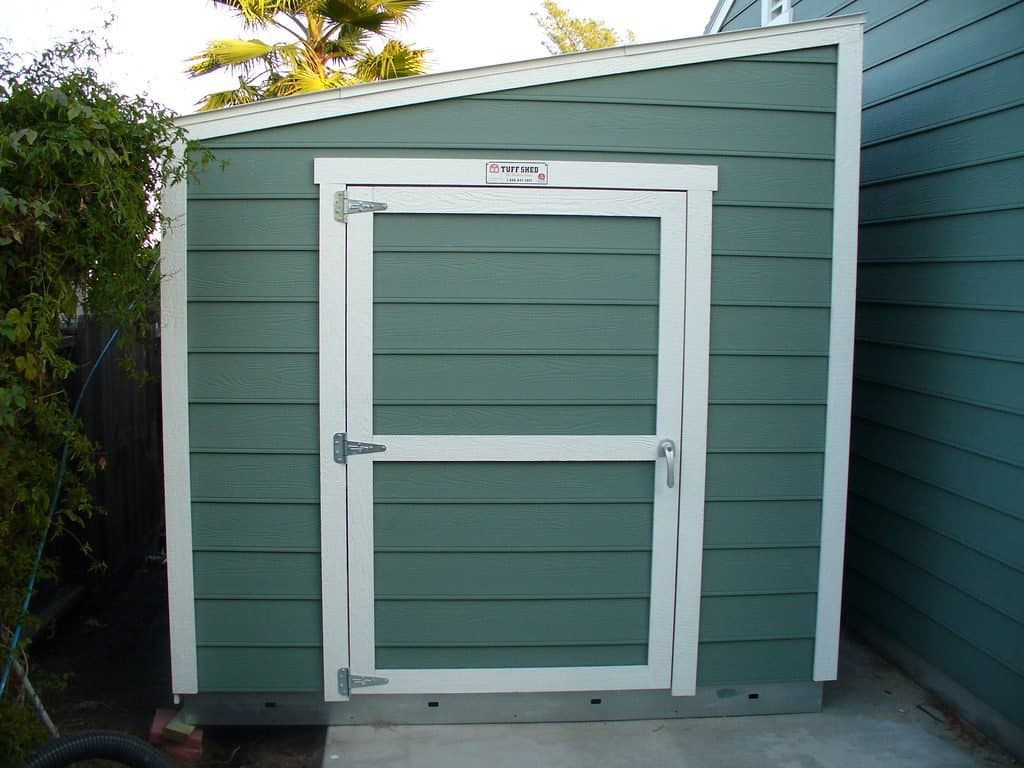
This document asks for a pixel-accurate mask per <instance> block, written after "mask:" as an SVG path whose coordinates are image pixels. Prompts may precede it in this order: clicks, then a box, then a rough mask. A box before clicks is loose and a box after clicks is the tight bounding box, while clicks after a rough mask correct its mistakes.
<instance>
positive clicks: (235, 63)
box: [188, 0, 427, 110]
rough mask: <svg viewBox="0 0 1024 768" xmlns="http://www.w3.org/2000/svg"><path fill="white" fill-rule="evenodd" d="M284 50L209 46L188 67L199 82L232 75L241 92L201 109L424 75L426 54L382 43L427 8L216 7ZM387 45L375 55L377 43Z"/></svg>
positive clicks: (368, 0)
mask: <svg viewBox="0 0 1024 768" xmlns="http://www.w3.org/2000/svg"><path fill="white" fill-rule="evenodd" d="M214 2H216V3H218V4H220V5H224V6H227V7H228V8H231V9H232V10H234V11H235V13H236V14H237V15H238V16H239V17H241V20H242V22H243V23H244V25H245V26H246V27H247V28H248V29H262V30H267V31H270V32H271V33H273V34H275V35H277V36H279V37H281V38H282V39H284V40H285V42H270V43H268V42H264V41H262V40H256V39H250V40H241V39H233V40H213V41H211V42H210V43H209V45H207V46H206V49H205V50H204V51H203V52H202V53H200V54H199V55H198V56H193V57H192V58H191V59H190V61H191V62H192V66H191V67H189V69H188V73H189V75H190V76H192V77H202V76H203V75H207V74H209V73H211V72H218V71H221V70H227V71H230V72H232V73H234V74H236V75H237V76H238V87H237V88H233V89H231V90H227V91H218V92H216V93H211V94H209V95H208V96H207V97H206V98H205V99H203V101H201V102H200V103H199V108H200V109H203V110H205V109H217V108H219V107H226V106H231V105H233V104H248V103H250V102H253V101H259V100H261V99H268V98H272V97H274V96H290V95H293V94H296V93H309V92H312V91H322V90H326V89H328V88H339V87H342V86H346V85H352V84H353V83H361V82H372V81H375V80H390V79H391V78H395V77H406V76H408V75H418V74H422V73H423V72H424V71H425V69H426V53H427V52H426V51H424V50H421V49H418V48H410V47H409V46H407V45H405V44H404V43H401V42H399V41H397V40H390V39H386V38H387V37H388V36H389V35H390V34H391V33H392V32H393V31H394V30H395V28H396V27H398V26H401V25H402V24H405V23H406V22H407V21H408V18H409V15H410V14H411V13H412V12H413V11H415V10H417V9H418V8H419V7H420V6H421V5H422V4H423V2H424V0H214ZM380 39H386V41H385V42H384V45H383V46H382V47H380V50H377V51H375V50H374V49H373V48H372V47H371V45H370V44H371V43H372V42H374V40H380Z"/></svg>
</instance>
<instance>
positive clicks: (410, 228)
mask: <svg viewBox="0 0 1024 768" xmlns="http://www.w3.org/2000/svg"><path fill="white" fill-rule="evenodd" d="M374 247H375V254H374V262H375V264H374V285H373V292H374V308H373V346H374V393H375V398H374V399H375V409H374V431H375V432H376V433H377V434H387V433H388V432H393V433H398V434H437V433H441V434H461V435H469V434H488V433H499V434H501V433H505V434H508V433H514V434H530V433H536V434H587V433H593V434H612V433H616V432H618V433H621V434H650V433H652V432H653V431H654V427H655V406H654V398H655V395H656V380H655V372H656V367H657V351H658V350H657V346H658V263H659V256H658V249H659V227H658V220H657V219H653V218H651V219H642V218H625V217H614V218H610V217H583V216H536V215H529V216H491V215H473V216H469V215H450V214H449V215H444V214H427V215H424V214H416V215H410V214H405V215H402V214H397V215H382V216H378V217H377V218H376V220H375V222H374ZM588 251H590V252H588ZM396 390H397V391H396ZM510 401H519V402H518V403H517V402H510ZM631 401H632V402H631ZM378 408H379V409H380V412H379V413H378V411H377V409H378ZM492 408H494V409H495V410H493V411H492V410H491V409H492ZM421 416H423V417H425V418H423V419H422V420H421V418H420V417H421ZM527 427H529V428H527Z"/></svg>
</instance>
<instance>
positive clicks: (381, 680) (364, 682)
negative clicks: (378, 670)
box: [338, 667, 388, 696]
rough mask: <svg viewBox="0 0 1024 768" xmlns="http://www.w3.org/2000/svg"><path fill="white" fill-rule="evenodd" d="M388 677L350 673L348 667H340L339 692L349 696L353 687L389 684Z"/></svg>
mask: <svg viewBox="0 0 1024 768" xmlns="http://www.w3.org/2000/svg"><path fill="white" fill-rule="evenodd" d="M387 684H388V679H387V678H386V677H371V676H369V675H353V674H349V671H348V667H340V668H339V669H338V694H339V695H341V696H349V695H350V694H351V693H352V689H353V688H370V687H371V686H375V685H387Z"/></svg>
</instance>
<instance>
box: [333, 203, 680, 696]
mask: <svg viewBox="0 0 1024 768" xmlns="http://www.w3.org/2000/svg"><path fill="white" fill-rule="evenodd" d="M347 193H348V194H349V195H350V196H351V197H353V198H358V199H363V200H377V201H380V202H384V203H386V205H387V210H386V211H385V212H381V213H362V214H354V215H352V216H351V217H350V220H349V223H348V226H347V243H346V252H347V254H346V259H347V265H346V269H347V273H346V280H347V297H346V302H345V312H346V318H345V327H346V329H347V330H346V334H347V353H346V356H347V359H346V365H345V367H344V380H343V381H342V380H340V378H341V376H342V370H343V369H342V367H341V366H340V365H339V366H336V365H331V364H330V362H329V361H322V363H321V364H322V366H324V370H323V371H322V375H324V376H338V377H339V380H338V381H337V386H336V388H334V389H335V391H337V392H338V393H341V392H344V394H345V397H346V398H347V409H346V410H347V419H348V423H347V435H348V438H349V439H350V440H356V441H361V442H368V443H377V444H383V445H385V446H386V448H387V450H386V452H383V453H369V454H363V455H354V456H350V457H349V458H348V464H347V472H346V476H347V481H346V482H347V507H348V521H349V552H348V558H349V559H348V562H349V611H350V623H349V626H350V638H349V641H350V654H351V672H352V674H357V675H361V676H373V677H380V678H386V679H387V683H386V684H383V685H377V686H373V687H365V688H355V689H353V691H352V695H361V694H364V693H365V694H372V693H468V692H500V691H567V690H602V689H603V690H609V689H645V688H659V689H665V688H668V687H669V685H670V677H671V670H672V659H671V655H672V631H673V603H674V598H675V574H676V533H677V531H676V527H677V524H678V508H679V501H678V499H679V496H678V484H677V483H676V482H674V481H675V479H676V478H677V477H678V458H677V457H678V447H679V444H680V419H681V402H682V352H683V328H682V325H683V306H682V297H683V295H684V289H683V281H684V242H685V238H684V225H685V222H684V215H685V193H683V192H650V191H628V190H593V189H587V190H582V189H530V188H501V189H494V188H455V187H449V188H438V187H397V186H396V187H349V188H348V190H347ZM327 298H328V297H322V300H326V299H327ZM339 311H340V307H339ZM332 371H333V372H332ZM663 441H670V445H671V446H672V447H673V448H675V454H676V461H675V463H674V465H673V464H671V463H670V462H669V460H668V457H665V456H659V445H661V444H662V443H663ZM661 452H662V453H664V450H662V451H661ZM673 473H674V474H673ZM672 486H675V487H672Z"/></svg>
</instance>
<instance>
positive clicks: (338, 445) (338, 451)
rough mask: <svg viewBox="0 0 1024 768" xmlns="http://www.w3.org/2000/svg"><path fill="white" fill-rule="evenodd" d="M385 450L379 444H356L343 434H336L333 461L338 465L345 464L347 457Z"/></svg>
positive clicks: (384, 447) (385, 448) (385, 447)
mask: <svg viewBox="0 0 1024 768" xmlns="http://www.w3.org/2000/svg"><path fill="white" fill-rule="evenodd" d="M387 449H388V447H387V446H386V445H381V444H380V443H358V442H356V441H355V440H349V439H348V436H347V435H346V434H345V433H344V432H338V433H337V434H336V435H335V436H334V461H335V462H337V463H338V464H347V463H348V462H347V461H346V460H345V459H346V457H348V456H353V455H359V454H362V453H384V451H386V450H387Z"/></svg>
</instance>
